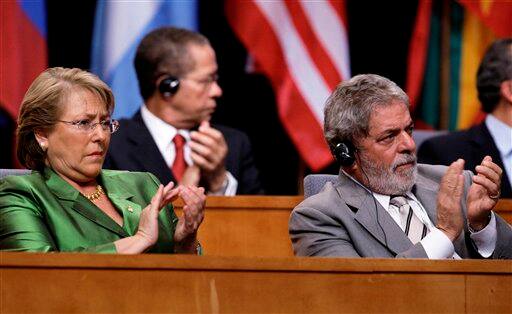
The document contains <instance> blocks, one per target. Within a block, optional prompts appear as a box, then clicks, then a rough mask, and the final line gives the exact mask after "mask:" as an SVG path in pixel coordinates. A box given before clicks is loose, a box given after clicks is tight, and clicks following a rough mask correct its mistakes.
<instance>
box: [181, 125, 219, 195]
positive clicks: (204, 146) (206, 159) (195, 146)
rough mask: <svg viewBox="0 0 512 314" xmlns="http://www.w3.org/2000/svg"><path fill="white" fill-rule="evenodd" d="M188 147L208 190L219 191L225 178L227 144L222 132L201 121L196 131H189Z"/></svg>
mask: <svg viewBox="0 0 512 314" xmlns="http://www.w3.org/2000/svg"><path fill="white" fill-rule="evenodd" d="M190 137H191V139H192V141H191V143H190V148H191V150H192V152H191V156H192V160H193V161H194V164H196V165H198V166H199V167H200V168H201V171H202V176H203V178H204V179H205V181H206V183H207V185H208V190H209V191H212V192H216V191H219V190H220V189H221V188H222V185H223V184H224V181H225V180H226V178H227V174H226V167H225V164H224V163H225V160H226V155H227V154H228V146H227V144H226V140H225V139H224V136H223V135H222V133H221V132H220V131H218V130H216V129H214V128H212V127H211V126H210V123H209V122H207V121H203V122H201V125H200V126H199V129H198V131H193V132H191V133H190Z"/></svg>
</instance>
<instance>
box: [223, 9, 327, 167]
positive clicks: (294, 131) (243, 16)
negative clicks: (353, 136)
mask: <svg viewBox="0 0 512 314" xmlns="http://www.w3.org/2000/svg"><path fill="white" fill-rule="evenodd" d="M258 8H259V7H258V5H257V4H255V3H254V2H250V1H248V2H237V1H228V2H227V3H226V13H227V17H228V21H229V22H230V24H231V25H232V27H233V30H234V31H235V33H236V34H237V35H238V36H239V38H240V39H241V41H242V42H243V43H244V45H245V46H246V47H247V48H248V50H249V51H250V52H251V55H252V56H253V58H254V59H255V61H256V62H257V63H258V64H259V67H260V68H261V69H262V71H263V72H264V73H265V74H266V75H267V76H268V77H269V79H270V81H271V84H272V86H273V88H274V90H275V91H276V98H277V103H278V108H279V110H278V112H279V116H280V118H281V120H282V122H283V125H284V127H285V129H286V130H287V132H288V134H289V136H290V138H291V139H292V141H293V143H294V144H295V146H296V147H297V150H298V152H299V154H300V155H301V157H302V158H303V160H304V161H305V162H306V163H307V164H308V166H309V167H310V168H311V169H312V170H313V171H318V170H320V169H322V168H323V167H325V166H327V165H328V164H329V163H331V162H332V156H331V154H330V152H329V149H328V147H327V145H326V144H325V140H324V137H323V132H322V127H321V124H320V123H319V122H318V119H317V118H316V117H315V115H314V114H313V113H312V111H311V108H310V106H309V105H308V102H307V101H306V98H305V97H304V94H303V93H301V92H300V88H299V85H298V84H297V82H296V81H295V77H294V76H293V75H292V73H291V70H290V68H289V67H288V66H287V65H288V64H287V62H286V54H285V52H284V49H283V48H282V46H281V44H280V42H279V40H280V38H279V37H278V34H276V33H274V30H273V26H274V25H272V24H271V23H270V22H269V20H267V18H266V15H264V13H263V11H260V10H259V9H258ZM254 25H258V27H254ZM279 25H280V26H279V27H282V22H281V24H279ZM306 77H308V76H306Z"/></svg>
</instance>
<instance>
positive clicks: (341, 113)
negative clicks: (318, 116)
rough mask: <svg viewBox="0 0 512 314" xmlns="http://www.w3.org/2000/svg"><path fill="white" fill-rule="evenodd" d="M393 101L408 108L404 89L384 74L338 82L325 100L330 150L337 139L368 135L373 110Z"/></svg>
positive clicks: (355, 139)
mask: <svg viewBox="0 0 512 314" xmlns="http://www.w3.org/2000/svg"><path fill="white" fill-rule="evenodd" d="M393 100H397V101H400V102H403V103H404V104H405V105H406V106H407V107H409V98H408V97H407V95H406V94H405V92H404V91H403V90H402V89H401V88H400V87H398V85H396V84H395V83H394V82H392V81H390V80H388V79H387V78H385V77H382V76H379V75H376V74H361V75H356V76H354V77H353V78H351V79H350V80H348V81H344V82H341V83H340V84H339V85H338V86H337V87H336V90H335V91H334V92H333V93H332V94H331V96H329V98H328V99H327V101H326V103H325V118H324V136H325V139H326V140H327V143H328V144H329V147H330V149H331V151H333V149H334V147H335V146H336V144H338V143H339V142H342V141H350V142H352V143H354V142H356V141H357V140H358V139H359V138H361V137H365V136H368V132H369V123H370V115H371V113H372V111H373V110H374V109H375V107H377V106H383V107H384V106H389V105H391V104H392V101H393Z"/></svg>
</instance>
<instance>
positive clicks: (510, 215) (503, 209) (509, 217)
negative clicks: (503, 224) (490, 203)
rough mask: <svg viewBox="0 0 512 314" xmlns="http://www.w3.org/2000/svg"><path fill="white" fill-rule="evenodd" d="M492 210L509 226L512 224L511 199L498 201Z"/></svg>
mask: <svg viewBox="0 0 512 314" xmlns="http://www.w3.org/2000/svg"><path fill="white" fill-rule="evenodd" d="M494 210H495V211H496V212H497V213H498V214H499V215H500V216H501V217H503V218H504V219H505V220H506V221H508V223H509V224H512V199H501V200H499V202H498V204H497V205H496V208H495V209H494Z"/></svg>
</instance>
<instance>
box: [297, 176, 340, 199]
mask: <svg viewBox="0 0 512 314" xmlns="http://www.w3.org/2000/svg"><path fill="white" fill-rule="evenodd" d="M336 180H338V176H337V175H334V174H310V175H307V176H306V177H305V178H304V198H308V197H310V196H312V195H315V194H317V193H318V192H320V191H321V190H322V188H323V187H324V185H325V184H326V183H327V182H333V183H334V182H336Z"/></svg>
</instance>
